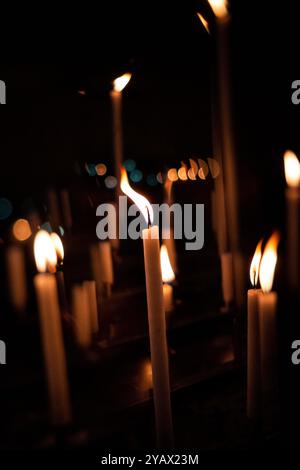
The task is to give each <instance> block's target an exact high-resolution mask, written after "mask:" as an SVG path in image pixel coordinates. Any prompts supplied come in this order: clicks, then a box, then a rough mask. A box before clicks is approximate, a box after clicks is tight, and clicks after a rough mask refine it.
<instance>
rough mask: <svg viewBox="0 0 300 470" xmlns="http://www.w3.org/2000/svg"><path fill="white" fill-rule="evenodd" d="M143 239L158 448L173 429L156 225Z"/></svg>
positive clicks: (167, 440)
mask: <svg viewBox="0 0 300 470" xmlns="http://www.w3.org/2000/svg"><path fill="white" fill-rule="evenodd" d="M143 242H144V260H145V274H146V288H147V305H148V322H149V334H150V349H151V362H152V371H153V391H154V406H155V418H156V432H157V442H158V445H159V447H160V448H168V447H171V446H172V444H173V431H172V412H171V401H170V381H169V358H168V347H167V339H166V319H165V309H164V297H163V286H162V274H161V267H160V253H159V233H158V227H157V226H153V227H150V228H149V229H145V230H143Z"/></svg>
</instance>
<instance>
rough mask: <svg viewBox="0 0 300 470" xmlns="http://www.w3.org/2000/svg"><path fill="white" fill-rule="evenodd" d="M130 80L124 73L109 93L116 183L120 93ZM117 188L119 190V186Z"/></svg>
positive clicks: (120, 157)
mask: <svg viewBox="0 0 300 470" xmlns="http://www.w3.org/2000/svg"><path fill="white" fill-rule="evenodd" d="M130 79H131V74H130V73H125V74H124V75H122V76H121V77H118V78H116V79H115V80H114V82H113V90H112V91H111V92H110V97H111V103H112V125H113V144H114V164H115V175H116V177H117V179H118V182H119V181H120V168H121V165H122V163H123V129H122V91H123V89H124V88H125V86H126V85H127V83H128V82H129V80H130ZM117 187H118V188H119V185H118V186H117ZM117 193H118V191H117ZM118 195H119V194H118Z"/></svg>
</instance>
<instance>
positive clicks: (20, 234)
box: [12, 219, 32, 242]
mask: <svg viewBox="0 0 300 470" xmlns="http://www.w3.org/2000/svg"><path fill="white" fill-rule="evenodd" d="M12 231H13V235H14V237H15V238H16V240H19V241H20V242H23V241H25V240H28V238H30V237H31V235H32V231H31V228H30V225H29V222H28V220H26V219H19V220H17V221H16V222H15V223H14V225H13V229H12Z"/></svg>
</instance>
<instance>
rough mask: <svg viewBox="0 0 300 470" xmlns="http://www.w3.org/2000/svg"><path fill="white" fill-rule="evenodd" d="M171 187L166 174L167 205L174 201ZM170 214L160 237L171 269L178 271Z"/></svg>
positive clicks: (165, 197) (171, 183)
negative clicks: (168, 223) (168, 222)
mask: <svg viewBox="0 0 300 470" xmlns="http://www.w3.org/2000/svg"><path fill="white" fill-rule="evenodd" d="M172 189H173V181H172V180H171V179H170V178H169V177H168V176H167V179H166V181H165V184H164V192H165V195H164V202H165V203H166V204H168V205H169V207H171V206H172V205H173V203H174V201H173V191H172ZM171 216H172V214H171ZM171 216H170V227H169V230H164V227H163V233H162V238H163V240H164V244H165V245H166V247H167V250H168V255H169V257H170V262H171V266H172V269H173V271H174V272H175V273H178V266H177V253H176V245H175V240H174V229H173V225H174V221H173V218H172V217H171Z"/></svg>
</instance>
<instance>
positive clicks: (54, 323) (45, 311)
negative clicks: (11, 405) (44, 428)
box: [34, 230, 71, 426]
mask: <svg viewBox="0 0 300 470" xmlns="http://www.w3.org/2000/svg"><path fill="white" fill-rule="evenodd" d="M34 253H35V259H36V263H37V267H38V270H39V271H40V272H41V273H40V274H37V275H36V276H35V278H34V286H35V291H36V296H37V303H38V310H39V318H40V326H41V336H42V345H43V350H44V359H45V368H46V376H47V383H48V394H49V404H50V414H51V420H52V423H53V424H54V425H55V426H62V425H65V424H67V423H69V422H70V421H71V407H70V396H69V384H68V379H67V367H66V358H65V350H64V342H63V334H62V326H61V318H60V311H59V305H58V296H57V285H56V280H55V277H54V276H53V274H50V273H46V270H47V269H55V265H56V254H55V250H54V247H53V245H52V242H51V239H50V236H49V234H48V233H47V232H45V231H43V230H41V231H40V232H38V233H37V235H36V237H35V242H34Z"/></svg>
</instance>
